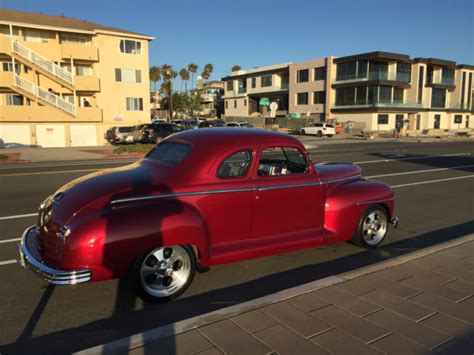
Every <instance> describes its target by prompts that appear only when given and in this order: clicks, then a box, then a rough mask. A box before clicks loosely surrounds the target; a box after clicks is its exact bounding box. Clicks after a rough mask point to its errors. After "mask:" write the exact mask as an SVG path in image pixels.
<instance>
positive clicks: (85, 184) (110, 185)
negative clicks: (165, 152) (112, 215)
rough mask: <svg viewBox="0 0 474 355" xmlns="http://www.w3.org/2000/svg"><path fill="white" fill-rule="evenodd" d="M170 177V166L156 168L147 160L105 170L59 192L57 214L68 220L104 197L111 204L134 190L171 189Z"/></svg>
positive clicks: (56, 195)
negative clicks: (168, 167)
mask: <svg viewBox="0 0 474 355" xmlns="http://www.w3.org/2000/svg"><path fill="white" fill-rule="evenodd" d="M169 180H170V179H169V172H168V169H166V168H162V169H161V168H160V167H159V166H157V167H152V166H150V164H149V163H146V162H144V161H140V162H137V163H134V164H131V165H127V166H125V167H120V168H114V169H106V170H101V171H98V172H95V173H92V174H88V175H85V176H83V177H80V178H78V179H76V180H73V181H71V182H69V183H68V184H66V185H64V186H63V187H61V188H60V189H59V190H58V191H56V193H55V194H54V195H53V201H54V205H55V206H57V208H53V214H54V215H55V217H56V218H57V219H58V220H60V221H62V222H63V223H65V222H66V221H67V220H68V219H69V218H70V217H71V216H73V215H74V214H75V213H77V212H78V211H79V210H81V209H82V208H84V207H86V206H88V205H89V204H91V203H93V202H95V201H98V200H101V199H105V200H104V204H108V203H109V202H110V201H111V200H112V199H114V198H117V197H121V196H123V195H125V194H127V193H129V192H130V191H134V192H143V193H148V192H150V191H152V190H154V189H159V190H163V191H167V187H166V186H165V185H164V184H163V183H162V182H163V181H169Z"/></svg>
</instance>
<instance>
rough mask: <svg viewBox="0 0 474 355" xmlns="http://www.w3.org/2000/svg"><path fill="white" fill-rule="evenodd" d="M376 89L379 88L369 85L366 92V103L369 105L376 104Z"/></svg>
mask: <svg viewBox="0 0 474 355" xmlns="http://www.w3.org/2000/svg"><path fill="white" fill-rule="evenodd" d="M378 89H379V87H378V86H374V85H371V86H369V87H368V91H367V102H368V103H369V104H374V103H376V102H377V100H378V94H379V93H378Z"/></svg>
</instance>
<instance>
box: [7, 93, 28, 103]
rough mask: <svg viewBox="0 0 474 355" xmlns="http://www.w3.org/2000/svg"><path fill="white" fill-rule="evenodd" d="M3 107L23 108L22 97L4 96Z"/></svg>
mask: <svg viewBox="0 0 474 355" xmlns="http://www.w3.org/2000/svg"><path fill="white" fill-rule="evenodd" d="M4 95H5V105H7V106H23V102H24V97H23V96H22V95H15V94H4Z"/></svg>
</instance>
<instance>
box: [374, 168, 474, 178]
mask: <svg viewBox="0 0 474 355" xmlns="http://www.w3.org/2000/svg"><path fill="white" fill-rule="evenodd" d="M472 167H474V165H459V166H452V167H449V168H437V169H425V170H415V171H406V172H403V173H393V174H383V175H372V176H366V178H367V179H374V178H381V177H388V176H399V175H410V174H422V173H431V172H434V171H446V170H452V169H463V168H472Z"/></svg>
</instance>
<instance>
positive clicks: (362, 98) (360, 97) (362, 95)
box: [356, 86, 367, 105]
mask: <svg viewBox="0 0 474 355" xmlns="http://www.w3.org/2000/svg"><path fill="white" fill-rule="evenodd" d="M356 89H357V95H356V104H357V105H365V104H366V103H367V86H358V87H357V88H356Z"/></svg>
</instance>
